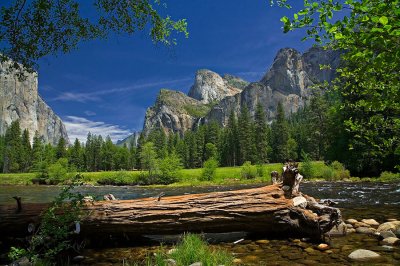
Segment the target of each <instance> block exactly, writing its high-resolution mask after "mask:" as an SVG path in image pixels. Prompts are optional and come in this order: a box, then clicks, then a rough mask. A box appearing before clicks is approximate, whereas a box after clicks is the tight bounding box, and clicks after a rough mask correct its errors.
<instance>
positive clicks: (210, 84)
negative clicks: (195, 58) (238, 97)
mask: <svg viewBox="0 0 400 266" xmlns="http://www.w3.org/2000/svg"><path fill="white" fill-rule="evenodd" d="M247 84H248V82H246V81H244V80H242V79H240V78H238V77H234V76H231V75H225V76H224V77H221V76H220V75H218V74H217V73H215V72H212V71H210V70H207V69H201V70H198V71H197V73H196V77H195V81H194V84H193V86H192V87H191V88H190V91H189V94H188V95H189V96H190V97H192V98H193V99H196V100H199V101H201V102H202V103H205V104H207V103H215V102H218V101H220V100H222V99H223V98H225V97H227V96H233V95H235V94H238V93H240V92H241V91H242V89H243V88H244V87H246V85H247Z"/></svg>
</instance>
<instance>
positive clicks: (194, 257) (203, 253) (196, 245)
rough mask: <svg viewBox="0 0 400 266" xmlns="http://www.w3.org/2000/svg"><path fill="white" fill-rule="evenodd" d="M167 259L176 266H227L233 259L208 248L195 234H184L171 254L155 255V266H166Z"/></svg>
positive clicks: (228, 255)
mask: <svg viewBox="0 0 400 266" xmlns="http://www.w3.org/2000/svg"><path fill="white" fill-rule="evenodd" d="M168 257H170V258H172V259H173V260H175V261H176V265H191V264H193V263H196V262H200V263H201V264H202V265H226V266H228V265H232V264H233V257H232V255H231V254H230V253H228V252H226V251H223V250H218V249H214V248H211V247H209V246H208V244H207V242H206V241H204V240H203V238H202V237H201V236H199V235H195V234H184V235H183V237H182V240H181V241H180V243H179V244H178V245H177V246H176V247H175V252H173V253H172V254H169V255H167V254H165V252H159V253H157V255H156V257H155V262H156V263H157V264H156V265H168V263H167V261H166V259H167V258H168ZM151 265H153V264H151Z"/></svg>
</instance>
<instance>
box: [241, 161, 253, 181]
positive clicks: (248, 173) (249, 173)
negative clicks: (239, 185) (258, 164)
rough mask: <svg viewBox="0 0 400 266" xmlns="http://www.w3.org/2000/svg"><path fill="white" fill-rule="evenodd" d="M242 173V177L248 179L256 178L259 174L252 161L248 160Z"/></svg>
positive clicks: (243, 166)
mask: <svg viewBox="0 0 400 266" xmlns="http://www.w3.org/2000/svg"><path fill="white" fill-rule="evenodd" d="M241 175H242V178H246V179H250V178H255V177H256V176H257V170H256V169H255V167H254V166H253V165H251V162H249V161H246V162H244V164H243V165H242V169H241Z"/></svg>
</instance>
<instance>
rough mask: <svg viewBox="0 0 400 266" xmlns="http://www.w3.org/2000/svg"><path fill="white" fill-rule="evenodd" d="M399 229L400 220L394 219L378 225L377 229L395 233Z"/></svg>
mask: <svg viewBox="0 0 400 266" xmlns="http://www.w3.org/2000/svg"><path fill="white" fill-rule="evenodd" d="M399 229H400V221H393V222H386V223H383V224H381V225H380V226H379V227H378V229H377V231H378V232H384V231H392V232H393V233H396V231H397V230H399Z"/></svg>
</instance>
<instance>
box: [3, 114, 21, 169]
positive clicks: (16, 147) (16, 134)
mask: <svg viewBox="0 0 400 266" xmlns="http://www.w3.org/2000/svg"><path fill="white" fill-rule="evenodd" d="M4 149H5V151H4V162H3V172H4V173H8V172H18V171H19V170H20V169H21V157H20V155H21V151H22V139H21V128H20V126H19V121H18V120H17V121H13V122H12V123H11V125H10V127H9V128H7V130H6V134H5V148H4Z"/></svg>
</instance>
